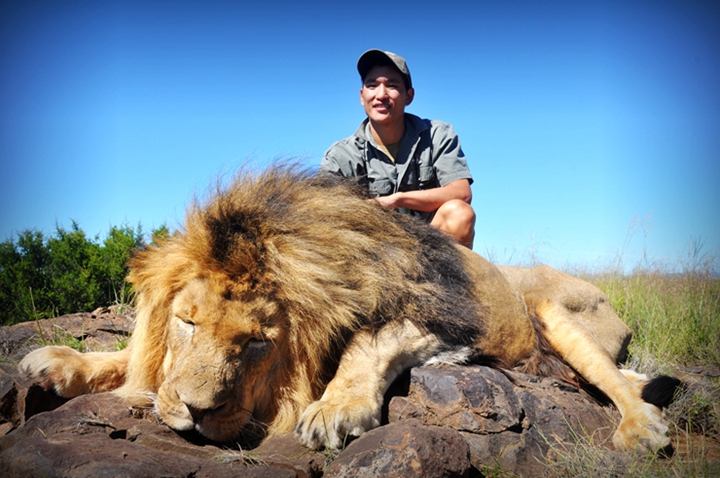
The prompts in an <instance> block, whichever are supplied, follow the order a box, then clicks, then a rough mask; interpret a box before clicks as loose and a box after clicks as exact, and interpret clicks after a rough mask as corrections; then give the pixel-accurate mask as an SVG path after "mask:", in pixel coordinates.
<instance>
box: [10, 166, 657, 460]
mask: <svg viewBox="0 0 720 478" xmlns="http://www.w3.org/2000/svg"><path fill="white" fill-rule="evenodd" d="M130 268H131V273H130V276H129V280H130V281H131V282H132V284H133V285H134V287H135V290H136V292H137V296H136V300H137V302H136V310H137V323H136V327H135V331H134V334H133V337H132V339H131V344H130V347H129V348H128V349H127V350H124V351H121V352H116V353H114V354H107V355H106V356H107V357H108V359H107V360H103V359H102V358H101V357H100V358H94V359H93V360H94V361H93V362H91V361H89V360H85V361H83V359H82V356H81V355H79V354H76V353H73V354H71V355H73V357H74V358H73V361H72V363H73V364H76V363H79V364H81V365H68V364H69V363H70V362H67V361H66V360H65V359H64V358H62V357H63V356H64V355H67V353H66V352H61V351H60V350H59V349H57V348H46V349H43V350H39V351H35V352H33V353H31V354H30V355H28V357H26V359H24V360H23V362H22V363H21V367H22V368H23V370H26V371H27V372H28V373H29V374H30V375H32V376H34V377H35V378H36V379H37V380H39V381H41V382H42V383H43V384H44V385H45V386H46V387H50V386H53V387H55V389H56V390H57V391H58V393H60V394H61V395H65V396H68V395H71V394H72V391H71V389H70V387H69V386H66V384H67V383H69V377H76V379H77V377H78V376H79V377H81V378H80V379H79V380H80V382H82V381H83V380H85V381H86V382H87V383H86V384H85V386H84V388H83V387H80V388H78V386H75V388H73V389H72V390H75V389H78V390H81V392H80V393H85V392H93V391H98V390H102V389H104V388H103V387H107V384H103V383H100V382H101V379H99V378H98V379H95V382H93V379H92V378H90V377H95V376H100V375H97V374H96V375H92V371H93V369H98V370H99V369H101V368H102V369H103V370H104V371H103V373H108V372H113V370H114V371H115V372H116V373H115V375H114V380H115V381H116V382H117V381H118V377H120V376H121V375H122V373H123V372H125V368H124V365H125V364H127V371H126V374H125V382H124V384H123V385H122V386H121V387H120V388H119V389H118V390H117V393H118V394H120V395H122V396H124V397H126V398H128V399H130V400H133V401H137V400H139V399H140V400H141V399H147V396H148V394H156V398H155V399H154V400H155V406H156V409H157V410H158V413H159V414H160V416H161V418H162V419H163V420H165V421H166V423H168V424H169V425H170V426H172V427H173V428H177V429H190V428H192V427H195V428H196V429H198V430H199V431H200V432H201V433H203V434H205V435H207V436H208V437H210V438H212V439H216V440H221V441H222V440H227V439H231V438H235V437H236V435H237V434H239V433H241V431H242V430H243V429H246V428H247V427H248V426H252V425H255V424H264V425H267V427H268V430H267V432H268V433H270V434H274V433H285V432H288V431H290V430H292V429H293V427H296V428H295V431H296V433H297V434H298V436H299V437H300V438H301V440H303V442H304V443H306V444H308V445H310V446H318V445H321V444H322V443H324V442H325V441H324V438H323V434H324V432H325V430H324V429H323V427H324V426H326V422H325V418H326V417H327V418H328V422H327V423H332V427H334V428H333V430H331V434H332V436H333V438H332V440H330V439H328V442H325V443H328V444H329V445H330V446H338V443H340V441H341V440H342V436H343V433H345V432H350V433H352V434H359V433H362V432H363V431H365V430H367V429H369V428H372V427H373V426H376V425H377V423H378V420H379V413H380V404H381V402H382V394H383V393H384V390H385V389H386V388H387V386H388V385H389V383H388V382H389V381H391V380H392V378H393V377H394V376H396V375H397V373H399V372H400V371H401V370H402V369H403V368H406V367H409V366H414V365H418V364H421V363H423V362H424V361H426V360H428V359H431V358H432V357H433V356H437V355H438V354H443V353H445V352H447V353H448V356H456V357H467V358H470V359H473V360H488V361H489V362H491V363H493V364H495V365H498V366H501V367H507V368H512V367H519V368H520V369H522V370H525V371H527V372H531V373H538V374H546V375H554V376H560V377H563V378H566V379H573V376H574V371H577V372H578V373H579V374H580V375H582V376H583V378H584V379H585V380H587V381H588V382H589V383H591V384H593V385H595V386H597V387H598V388H600V389H601V390H602V391H603V392H605V393H607V394H608V396H609V397H610V398H611V399H612V400H613V401H614V402H615V403H616V404H617V405H618V408H619V409H620V410H621V413H623V415H626V414H627V416H628V417H629V418H628V419H627V420H625V419H624V421H623V423H622V424H621V426H620V430H619V431H618V434H616V443H617V444H618V446H622V447H629V446H631V445H632V443H634V441H635V440H636V439H637V440H640V441H643V440H644V442H643V443H645V446H648V447H649V446H650V445H652V446H654V445H656V444H663V443H666V442H667V438H666V436H665V435H664V433H665V431H666V430H667V427H665V428H664V429H663V427H664V425H663V423H662V420H661V418H659V415H658V414H659V412H656V411H655V409H654V408H652V406H648V405H647V404H645V403H644V402H642V400H641V399H640V391H639V390H640V388H639V386H636V385H633V384H632V383H631V382H630V381H629V380H628V379H627V378H626V377H625V376H623V374H621V373H620V372H618V370H617V367H616V362H617V360H618V359H619V358H620V357H621V356H622V355H623V354H624V352H625V350H626V346H627V341H628V340H629V336H630V334H629V329H628V328H627V327H626V326H625V325H624V324H622V322H621V321H620V320H619V319H618V317H617V315H615V313H614V312H613V311H612V308H611V307H610V306H609V304H608V303H607V297H605V295H604V294H603V293H602V292H600V291H599V289H597V288H596V287H594V286H591V285H590V284H588V283H586V282H583V281H580V280H578V279H574V278H571V277H569V276H566V275H565V274H561V273H559V272H557V271H554V270H552V269H550V268H542V267H541V268H535V269H513V268H498V267H496V266H494V265H492V264H490V263H489V262H487V261H486V260H485V259H483V258H482V257H480V256H479V255H477V254H475V253H473V252H472V251H470V250H468V249H465V248H464V247H461V246H458V245H457V244H456V243H454V241H453V240H452V239H450V238H448V237H446V236H444V235H443V234H442V233H440V232H439V231H437V230H435V229H433V228H431V227H429V226H428V225H426V224H424V223H420V222H418V221H416V220H415V219H414V218H412V217H409V216H405V215H402V214H400V213H397V212H395V211H393V210H390V209H386V208H383V207H380V206H379V205H377V204H376V203H375V202H373V201H368V200H366V199H365V198H364V197H363V193H362V191H361V190H360V189H358V188H357V187H356V186H354V185H353V184H351V183H349V182H347V181H342V180H337V179H334V178H331V177H327V176H317V175H315V174H311V173H310V172H308V171H305V170H302V169H300V168H298V167H296V166H292V165H283V164H276V165H274V166H272V167H270V168H268V169H267V170H265V171H263V172H261V173H251V172H249V171H243V172H241V173H239V174H238V175H237V177H236V178H234V180H232V181H231V182H230V183H229V184H228V185H227V186H223V185H218V186H217V188H216V190H215V191H214V192H213V193H212V194H211V195H210V197H209V199H208V200H206V201H204V202H201V201H195V202H194V203H193V204H192V205H191V207H190V208H189V210H188V213H187V216H186V219H185V227H184V230H181V231H178V232H177V233H176V234H174V235H172V236H171V237H169V238H166V239H165V240H163V241H161V242H160V243H159V244H158V245H156V246H149V247H147V248H146V249H144V250H142V251H140V252H138V253H137V254H136V255H135V256H134V257H133V259H132V260H131V263H130ZM570 338H571V339H572V340H566V339H570ZM586 351H590V352H586ZM63 354H64V355H63ZM568 363H569V364H570V367H572V370H571V368H570V367H568V366H567V364H568ZM118 364H121V365H118ZM359 364H362V365H359ZM80 369H82V370H83V372H82V373H80V374H78V371H79V370H80ZM76 381H77V380H76ZM81 385H82V384H81ZM378 401H379V402H380V403H378ZM648 407H650V408H648ZM648 423H650V425H648ZM664 430H665V431H664ZM648 443H649V444H650V445H647V444H648Z"/></svg>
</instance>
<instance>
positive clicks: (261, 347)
mask: <svg viewBox="0 0 720 478" xmlns="http://www.w3.org/2000/svg"><path fill="white" fill-rule="evenodd" d="M272 346H273V343H272V342H271V341H270V340H266V339H261V338H250V339H248V341H247V342H246V343H245V347H243V351H244V352H245V354H247V357H246V358H247V360H259V359H261V358H263V357H264V356H265V355H266V354H267V353H268V352H269V351H270V349H271V348H272Z"/></svg>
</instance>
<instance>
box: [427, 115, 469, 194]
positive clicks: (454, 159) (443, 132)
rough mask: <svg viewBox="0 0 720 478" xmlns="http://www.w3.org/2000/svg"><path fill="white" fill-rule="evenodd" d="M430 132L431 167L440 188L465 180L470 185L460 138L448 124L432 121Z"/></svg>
mask: <svg viewBox="0 0 720 478" xmlns="http://www.w3.org/2000/svg"><path fill="white" fill-rule="evenodd" d="M430 131H431V136H432V137H431V141H432V148H433V153H432V154H433V167H434V169H435V175H436V177H437V179H438V182H439V183H440V186H446V185H448V184H450V183H451V182H453V181H457V180H459V179H467V180H468V181H469V182H470V184H472V182H473V179H472V174H470V169H469V168H468V165H467V161H466V159H465V153H463V150H462V147H461V146H460V138H458V135H457V133H455V130H454V129H453V127H452V126H451V125H450V124H448V123H443V122H440V121H433V122H432V128H431V130H430Z"/></svg>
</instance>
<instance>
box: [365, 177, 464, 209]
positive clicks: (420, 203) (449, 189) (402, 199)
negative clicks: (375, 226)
mask: <svg viewBox="0 0 720 478" xmlns="http://www.w3.org/2000/svg"><path fill="white" fill-rule="evenodd" d="M452 199H459V200H461V201H463V202H466V203H468V204H470V202H471V201H472V191H471V189H470V181H469V180H467V179H458V180H457V181H453V182H451V183H448V184H446V185H445V186H442V187H439V188H433V189H425V190H422V191H403V192H397V193H394V194H391V195H389V196H382V197H378V198H374V199H372V201H376V202H378V203H379V204H381V205H383V206H385V207H391V208H398V207H404V208H408V209H414V210H415V211H424V212H431V211H436V210H437V209H438V208H439V207H440V206H442V205H443V204H445V203H446V202H448V201H450V200H452Z"/></svg>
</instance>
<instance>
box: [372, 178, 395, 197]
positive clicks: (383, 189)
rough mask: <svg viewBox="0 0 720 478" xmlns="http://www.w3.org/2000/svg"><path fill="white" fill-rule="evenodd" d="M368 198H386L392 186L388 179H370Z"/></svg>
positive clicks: (390, 192) (391, 190)
mask: <svg viewBox="0 0 720 478" xmlns="http://www.w3.org/2000/svg"><path fill="white" fill-rule="evenodd" d="M369 188H370V197H380V196H388V195H390V194H392V192H393V184H392V182H391V181H390V180H389V179H383V178H377V179H372V178H370V186H369Z"/></svg>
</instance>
